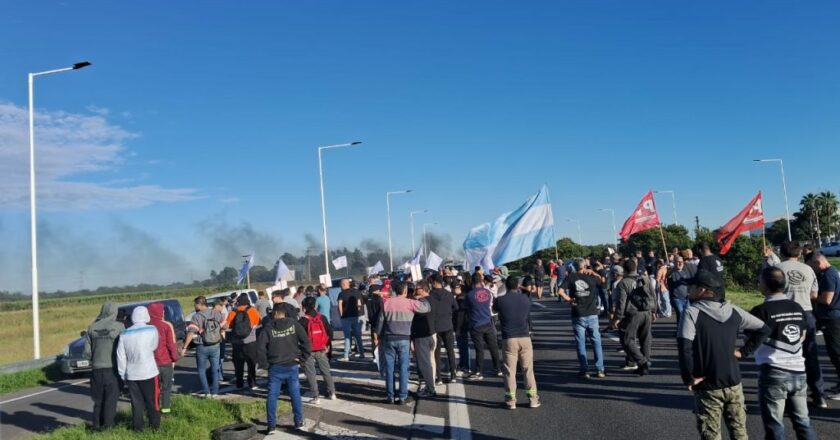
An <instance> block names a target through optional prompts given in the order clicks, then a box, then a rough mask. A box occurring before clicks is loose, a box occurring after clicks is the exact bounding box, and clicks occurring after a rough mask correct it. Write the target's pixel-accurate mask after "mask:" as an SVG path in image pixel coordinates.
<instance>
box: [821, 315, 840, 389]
mask: <svg viewBox="0 0 840 440" xmlns="http://www.w3.org/2000/svg"><path fill="white" fill-rule="evenodd" d="M821 324H822V328H823V338H825V350H826V351H827V352H828V358H829V359H830V360H831V365H834V372H835V374H836V375H837V377H838V378H840V318H832V319H823V320H822V321H821Z"/></svg>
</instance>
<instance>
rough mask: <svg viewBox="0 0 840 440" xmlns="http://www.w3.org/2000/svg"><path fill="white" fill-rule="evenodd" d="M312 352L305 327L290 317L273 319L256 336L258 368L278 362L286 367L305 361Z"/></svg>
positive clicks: (264, 367)
mask: <svg viewBox="0 0 840 440" xmlns="http://www.w3.org/2000/svg"><path fill="white" fill-rule="evenodd" d="M311 353H312V344H311V343H310V342H309V337H308V336H307V335H306V329H305V328H303V326H301V325H300V323H298V322H297V321H295V320H294V319H292V318H288V317H286V318H283V319H280V320H274V321H272V323H271V327H267V328H264V329H263V331H261V332H260V335H259V336H258V337H257V362H258V363H259V365H260V368H263V369H267V368H268V367H269V365H274V364H279V365H283V366H286V367H291V366H294V365H298V362H300V363H303V362H306V359H307V358H309V355H310V354H311Z"/></svg>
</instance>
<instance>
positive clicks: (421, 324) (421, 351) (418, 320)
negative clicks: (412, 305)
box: [411, 280, 437, 397]
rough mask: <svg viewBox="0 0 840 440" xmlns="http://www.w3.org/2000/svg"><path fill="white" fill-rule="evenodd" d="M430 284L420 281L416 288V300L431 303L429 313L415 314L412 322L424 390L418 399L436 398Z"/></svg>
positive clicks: (432, 305) (413, 338)
mask: <svg viewBox="0 0 840 440" xmlns="http://www.w3.org/2000/svg"><path fill="white" fill-rule="evenodd" d="M430 290H431V289H429V283H428V282H427V281H425V280H422V281H418V282H417V285H416V286H415V288H414V296H415V298H426V300H427V302H428V303H429V312H428V313H415V314H414V318H413V319H412V320H411V343H412V345H413V346H414V356H415V357H416V359H417V370H419V372H420V377H422V378H423V383H424V385H425V386H424V388H423V389H421V390H419V391H418V392H417V396H418V397H434V396H435V395H436V394H437V393H436V392H435V362H434V360H433V357H434V352H435V321H434V314H435V306H436V304H435V302H434V301H433V300H432V299H431V298H430V297H429V291H430Z"/></svg>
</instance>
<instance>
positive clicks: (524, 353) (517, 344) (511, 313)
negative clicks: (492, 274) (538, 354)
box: [495, 277, 540, 409]
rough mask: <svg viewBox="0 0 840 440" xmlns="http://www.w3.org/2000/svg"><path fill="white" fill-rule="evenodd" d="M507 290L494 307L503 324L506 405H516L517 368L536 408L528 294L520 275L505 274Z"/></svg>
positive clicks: (530, 400)
mask: <svg viewBox="0 0 840 440" xmlns="http://www.w3.org/2000/svg"><path fill="white" fill-rule="evenodd" d="M505 286H506V287H507V294H505V296H503V297H501V298H499V299H498V300H497V301H496V303H495V307H496V309H497V310H498V311H499V321H500V324H501V328H502V347H503V349H502V350H503V356H504V367H503V369H502V371H503V373H504V378H505V405H506V406H507V407H508V409H516V372H517V367H518V368H519V369H520V370H521V371H522V376H523V377H524V380H525V395H527V396H528V401H529V403H528V406H529V407H530V408H538V407H539V406H540V398H539V396H538V395H537V381H536V379H535V378H534V349H533V345H532V343H531V336H530V332H531V326H530V318H529V317H530V312H531V300H530V299H529V296H528V295H527V294H525V293H524V292H522V291H520V290H519V278H518V277H508V279H507V280H506V281H505Z"/></svg>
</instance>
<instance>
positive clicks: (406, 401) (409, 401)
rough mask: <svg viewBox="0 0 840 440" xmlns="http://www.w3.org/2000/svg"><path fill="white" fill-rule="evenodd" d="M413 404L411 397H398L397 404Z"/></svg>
mask: <svg viewBox="0 0 840 440" xmlns="http://www.w3.org/2000/svg"><path fill="white" fill-rule="evenodd" d="M410 404H411V397H406V398H405V399H398V400H397V405H402V406H408V405H410Z"/></svg>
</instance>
